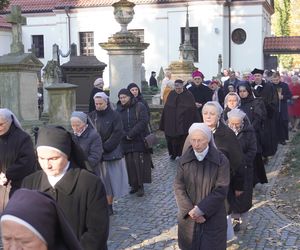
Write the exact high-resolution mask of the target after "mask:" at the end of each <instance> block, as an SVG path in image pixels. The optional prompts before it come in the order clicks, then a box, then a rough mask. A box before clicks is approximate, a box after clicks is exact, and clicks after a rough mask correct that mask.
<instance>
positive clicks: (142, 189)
mask: <svg viewBox="0 0 300 250" xmlns="http://www.w3.org/2000/svg"><path fill="white" fill-rule="evenodd" d="M144 193H145V192H144V187H140V188H139V189H138V191H137V193H136V196H138V197H142V196H144Z"/></svg>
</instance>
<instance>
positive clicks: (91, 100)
mask: <svg viewBox="0 0 300 250" xmlns="http://www.w3.org/2000/svg"><path fill="white" fill-rule="evenodd" d="M98 92H103V90H102V89H98V88H96V87H94V88H93V89H92V91H91V93H90V99H89V112H92V111H94V110H95V109H96V107H95V102H94V95H95V94H96V93H98Z"/></svg>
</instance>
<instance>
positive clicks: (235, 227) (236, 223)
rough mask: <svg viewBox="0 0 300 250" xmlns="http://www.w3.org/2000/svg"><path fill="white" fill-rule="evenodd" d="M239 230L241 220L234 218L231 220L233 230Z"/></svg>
mask: <svg viewBox="0 0 300 250" xmlns="http://www.w3.org/2000/svg"><path fill="white" fill-rule="evenodd" d="M240 230H241V222H240V220H239V219H234V220H233V231H234V232H238V231H240Z"/></svg>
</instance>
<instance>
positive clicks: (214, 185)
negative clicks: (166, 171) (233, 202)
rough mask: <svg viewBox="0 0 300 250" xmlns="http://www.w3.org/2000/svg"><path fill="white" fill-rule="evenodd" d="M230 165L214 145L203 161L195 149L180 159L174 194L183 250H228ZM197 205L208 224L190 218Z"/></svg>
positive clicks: (179, 241)
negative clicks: (227, 212) (190, 212)
mask: <svg viewBox="0 0 300 250" xmlns="http://www.w3.org/2000/svg"><path fill="white" fill-rule="evenodd" d="M229 179H230V178H229V162H228V160H227V158H226V157H225V156H224V155H223V154H222V153H221V152H220V151H218V150H217V149H216V148H215V147H214V146H212V145H210V147H209V151H208V153H207V155H206V156H205V158H204V160H203V161H198V160H197V158H196V156H195V154H194V151H193V149H192V147H189V148H188V150H187V151H186V152H185V153H184V154H183V155H182V157H181V158H180V160H179V164H178V168H177V175H176V177H175V182H174V191H175V198H176V202H177V206H178V208H179V212H178V243H179V247H180V249H182V250H199V249H201V250H212V249H213V250H225V249H226V229H227V221H226V210H225V198H226V195H227V191H228V185H229ZM195 205H197V206H198V207H199V209H200V210H201V211H202V212H203V213H204V217H205V219H206V221H205V222H204V223H203V224H197V223H195V222H194V221H193V220H192V219H191V217H190V216H189V215H188V213H189V211H190V210H192V209H193V208H194V206H195Z"/></svg>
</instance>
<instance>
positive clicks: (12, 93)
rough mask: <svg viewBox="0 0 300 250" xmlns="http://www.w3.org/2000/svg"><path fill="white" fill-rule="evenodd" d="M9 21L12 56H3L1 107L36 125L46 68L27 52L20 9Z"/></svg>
mask: <svg viewBox="0 0 300 250" xmlns="http://www.w3.org/2000/svg"><path fill="white" fill-rule="evenodd" d="M7 21H8V22H9V23H11V24H12V27H13V41H12V44H11V53H9V54H7V55H4V56H1V57H0V107H1V108H8V109H10V110H11V111H12V112H13V113H14V114H15V115H16V116H17V117H18V119H19V120H20V122H21V123H22V124H23V125H24V124H27V125H28V126H29V124H32V125H35V124H37V123H38V120H39V112H38V96H37V89H38V75H37V73H38V72H40V70H41V68H42V67H43V64H42V62H41V61H40V60H39V59H38V58H36V56H35V55H33V54H29V53H24V45H23V43H22V40H21V38H22V29H21V25H22V24H24V23H26V19H25V18H24V17H22V16H21V8H20V7H19V6H12V13H11V14H10V15H9V16H8V17H7Z"/></svg>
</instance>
